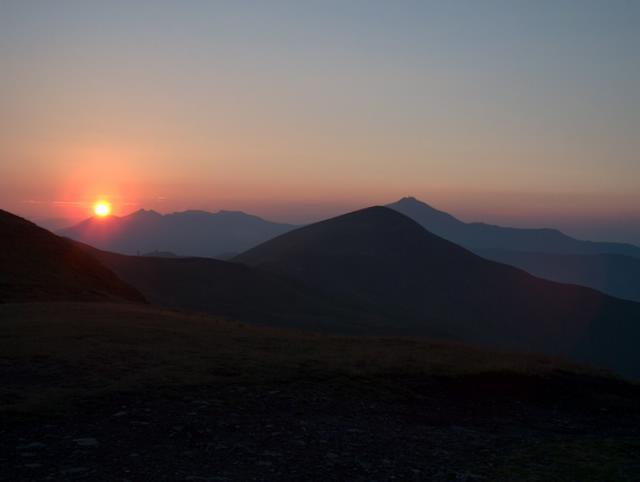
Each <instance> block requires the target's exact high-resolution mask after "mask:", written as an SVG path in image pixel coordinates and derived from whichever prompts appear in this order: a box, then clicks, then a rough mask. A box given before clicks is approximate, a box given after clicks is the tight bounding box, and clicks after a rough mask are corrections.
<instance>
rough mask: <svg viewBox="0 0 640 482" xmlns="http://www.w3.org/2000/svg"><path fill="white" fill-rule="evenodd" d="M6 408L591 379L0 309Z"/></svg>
mask: <svg viewBox="0 0 640 482" xmlns="http://www.w3.org/2000/svg"><path fill="white" fill-rule="evenodd" d="M0 353H2V365H1V370H2V379H3V380H7V381H8V383H4V384H3V386H2V387H1V388H0V390H1V391H0V395H1V403H2V408H5V409H6V408H29V407H34V406H39V405H40V406H42V405H45V406H46V405H50V404H51V403H52V402H55V401H60V402H64V401H65V400H68V399H70V398H75V397H78V396H86V395H93V394H101V393H106V392H110V391H118V390H130V389H134V390H135V389H141V388H146V387H150V386H154V385H155V386H163V385H181V384H183V385H186V384H191V383H193V384H198V383H203V382H224V383H229V382H252V381H260V382H265V381H287V380H293V379H296V378H300V377H309V376H312V377H319V378H320V379H327V378H331V377H341V376H346V377H351V378H353V377H356V378H357V377H385V378H387V379H388V380H391V379H394V378H396V379H397V378H398V377H405V378H407V377H420V376H456V375H468V374H479V373H490V372H505V371H508V372H514V373H517V374H522V375H545V374H551V373H553V372H554V371H557V370H563V371H566V372H567V371H568V372H575V373H583V374H593V375H594V376H599V375H601V374H602V373H600V372H596V371H595V370H594V371H593V372H590V371H589V370H588V369H586V368H582V367H579V366H575V365H569V364H567V363H565V362H560V361H558V360H554V359H552V358H549V357H544V356H533V355H531V356H526V355H514V354H509V353H502V352H493V351H488V350H485V349H479V348H474V347H470V346H465V345H456V344H452V343H448V342H446V343H445V342H438V341H430V340H427V339H418V338H416V339H410V338H356V337H337V336H336V337H331V336H320V335H314V334H309V333H298V332H293V331H284V330H278V329H273V328H263V327H257V326H251V325H244V324H241V323H238V322H234V321H228V320H222V319H216V318H212V317H208V316H204V315H193V314H185V313H181V312H174V311H169V310H160V309H155V308H150V307H145V306H138V305H122V304H100V305H93V304H87V303H42V304H5V305H0Z"/></svg>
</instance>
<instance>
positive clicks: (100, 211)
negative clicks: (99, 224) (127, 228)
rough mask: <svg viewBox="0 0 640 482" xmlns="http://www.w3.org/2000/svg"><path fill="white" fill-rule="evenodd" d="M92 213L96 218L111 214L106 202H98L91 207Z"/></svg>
mask: <svg viewBox="0 0 640 482" xmlns="http://www.w3.org/2000/svg"><path fill="white" fill-rule="evenodd" d="M93 212H94V213H95V214H96V216H98V217H100V218H104V217H105V216H108V215H109V214H111V204H109V203H108V202H107V201H98V202H97V203H95V204H94V205H93Z"/></svg>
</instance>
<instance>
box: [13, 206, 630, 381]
mask: <svg viewBox="0 0 640 482" xmlns="http://www.w3.org/2000/svg"><path fill="white" fill-rule="evenodd" d="M1 214H2V216H1V217H0V219H1V221H2V222H1V223H0V235H1V238H0V239H1V240H2V241H1V242H2V246H1V248H2V250H1V251H0V252H1V253H2V257H1V258H0V261H1V265H0V266H1V267H2V270H0V276H1V277H0V295H1V296H0V299H1V300H2V301H38V300H122V301H140V300H142V299H143V296H144V298H146V299H147V300H148V301H150V302H152V303H153V304H157V305H161V306H168V307H174V308H180V309H187V310H191V311H202V312H207V313H212V314H217V315H227V316H229V317H232V318H235V319H239V320H247V321H253V322H261V323H266V324H273V325H281V326H287V327H296V328H300V329H311V330H315V331H320V332H324V333H350V334H359V335H420V336H436V337H445V338H450V339H455V340H460V341H464V342H471V343H480V344H485V345H489V346H494V347H502V348H507V349H512V350H518V351H528V352H540V353H546V354H552V355H561V356H565V357H568V358H571V359H574V360H578V361H586V362H590V363H593V364H596V365H598V366H603V367H608V368H611V369H613V370H616V371H618V372H620V373H623V374H628V375H632V376H640V352H638V350H637V345H638V342H639V341H640V304H637V303H633V302H629V301H623V300H619V299H616V298H612V297H609V296H606V295H604V294H602V293H599V292H597V291H595V290H592V289H588V288H583V287H579V286H575V285H563V284H560V283H555V282H550V281H545V280H541V279H538V278H536V277H534V276H531V275H529V274H527V273H526V272H524V271H521V270H519V269H516V268H513V267H511V266H507V265H504V264H501V263H496V262H492V261H488V260H486V259H483V258H481V257H479V256H477V255H475V254H474V253H472V252H470V251H468V250H466V249H465V248H462V247H460V246H457V245H455V244H453V243H451V242H449V241H447V240H445V239H443V238H441V237H439V236H437V235H434V234H432V233H430V232H428V231H427V230H425V229H424V228H423V227H421V226H420V225H419V224H417V223H416V222H415V221H413V220H411V219H409V218H408V217H406V216H404V215H402V214H400V213H398V212H397V211H394V210H392V209H388V208H384V207H373V208H368V209H364V210H361V211H357V212H354V213H350V214H346V215H343V216H339V217H337V218H333V219H329V220H326V221H322V222H320V223H315V224H312V225H309V226H305V227H303V228H298V229H295V230H293V231H290V232H288V233H286V234H283V235H280V236H278V237H276V238H274V239H272V240H270V241H267V242H265V243H263V244H261V245H259V246H257V247H255V248H252V249H250V250H248V251H246V252H245V253H243V254H241V255H239V256H237V257H235V258H234V259H233V262H226V261H219V260H214V259H204V258H181V257H169V258H162V257H155V256H126V255H121V254H116V253H109V252H105V251H102V250H98V249H96V248H93V247H91V246H88V245H85V244H83V243H80V242H75V241H71V240H68V239H64V238H60V237H57V236H55V235H53V234H51V233H49V232H47V231H46V230H43V229H40V228H38V227H37V226H35V225H33V224H32V223H29V222H27V221H25V220H23V219H21V218H18V217H16V216H13V215H11V214H9V213H5V212H2V213H1ZM132 287H133V288H132Z"/></svg>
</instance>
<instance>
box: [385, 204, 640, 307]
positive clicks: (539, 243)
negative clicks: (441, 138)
mask: <svg viewBox="0 0 640 482" xmlns="http://www.w3.org/2000/svg"><path fill="white" fill-rule="evenodd" d="M388 207H390V208H392V209H394V210H396V211H398V212H401V213H403V214H405V215H406V216H408V217H410V218H411V219H413V220H415V221H417V222H418V223H419V224H420V225H422V226H423V227H424V228H425V229H427V230H429V231H431V232H433V233H435V234H437V235H439V236H442V237H443V238H445V239H448V240H449V241H452V242H454V243H456V244H459V245H461V246H464V247H466V248H468V249H470V250H471V251H473V252H474V253H476V254H479V255H480V256H482V257H484V258H487V259H490V260H494V261H499V262H502V263H507V264H510V265H512V266H516V267H518V268H521V269H524V270H525V271H527V272H529V273H531V274H533V275H535V276H539V277H541V278H545V279H549V280H552V281H559V282H562V283H573V284H579V285H582V286H587V287H589V288H594V289H597V290H600V291H603V292H604V293H607V294H609V295H612V296H617V297H619V298H624V299H629V300H633V301H640V248H639V247H637V246H633V245H631V244H623V243H600V242H592V241H581V240H578V239H574V238H572V237H570V236H567V235H566V234H563V233H562V232H560V231H557V230H554V229H518V228H505V227H501V226H493V225H490V224H484V223H465V222H462V221H460V220H459V219H456V218H455V217H453V216H451V215H450V214H448V213H445V212H443V211H438V210H437V209H434V208H433V207H431V206H429V205H428V204H426V203H423V202H421V201H418V200H417V199H415V198H412V197H406V198H403V199H401V200H400V201H398V202H396V203H393V204H390V205H388Z"/></svg>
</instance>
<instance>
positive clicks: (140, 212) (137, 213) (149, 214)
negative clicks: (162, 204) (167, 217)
mask: <svg viewBox="0 0 640 482" xmlns="http://www.w3.org/2000/svg"><path fill="white" fill-rule="evenodd" d="M129 216H133V217H139V216H147V217H152V216H153V217H157V216H162V214H160V213H159V212H158V211H154V210H153V209H143V208H140V209H138V210H137V211H134V212H132V213H131V214H129Z"/></svg>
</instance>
